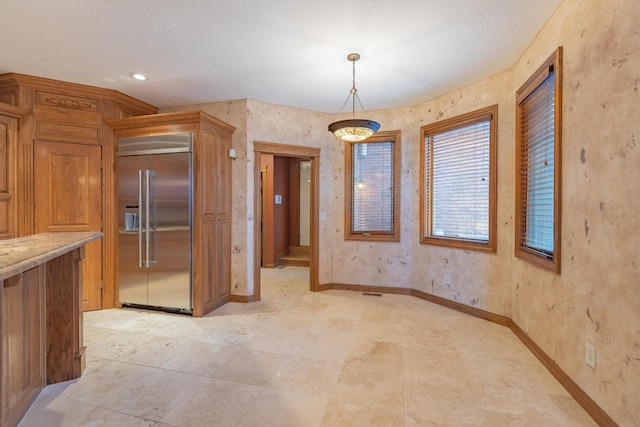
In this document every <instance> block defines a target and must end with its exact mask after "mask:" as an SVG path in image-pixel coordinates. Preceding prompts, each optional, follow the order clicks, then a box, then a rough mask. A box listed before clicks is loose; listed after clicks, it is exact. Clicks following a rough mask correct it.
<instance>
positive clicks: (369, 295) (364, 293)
mask: <svg viewBox="0 0 640 427" xmlns="http://www.w3.org/2000/svg"><path fill="white" fill-rule="evenodd" d="M362 295H366V296H368V297H381V296H382V294H379V293H377V292H363V293H362Z"/></svg>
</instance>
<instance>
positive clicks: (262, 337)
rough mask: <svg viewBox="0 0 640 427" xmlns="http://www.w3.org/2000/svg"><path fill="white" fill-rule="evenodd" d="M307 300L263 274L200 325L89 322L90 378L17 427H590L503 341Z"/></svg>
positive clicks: (294, 273)
mask: <svg viewBox="0 0 640 427" xmlns="http://www.w3.org/2000/svg"><path fill="white" fill-rule="evenodd" d="M308 287H309V286H308V268H304V267H285V268H275V269H265V270H263V271H262V299H263V300H262V301H260V302H258V303H250V304H241V303H229V304H226V305H225V306H223V307H221V308H219V309H217V310H215V311H213V312H212V313H210V314H209V315H208V316H206V317H203V318H191V317H187V316H182V315H173V314H165V313H157V312H150V311H138V310H131V309H126V310H118V309H112V310H104V311H94V312H88V313H85V316H84V319H85V320H84V325H85V328H84V334H85V335H84V337H85V345H87V354H88V363H87V369H86V371H85V374H84V375H83V376H82V377H81V378H80V379H78V380H74V381H70V382H65V383H60V384H55V385H51V386H48V387H46V388H45V389H44V391H43V392H42V393H41V395H40V397H39V398H38V399H37V401H36V402H35V403H34V404H33V406H32V408H31V410H30V411H29V413H28V414H27V415H26V416H25V418H24V419H23V421H22V423H21V424H20V426H22V427H31V426H51V427H54V426H56V427H57V426H60V427H62V426H64V427H69V426H89V425H91V426H98V425H100V426H103V425H113V426H132V425H136V426H304V427H307V426H371V425H385V426H413V425H416V426H460V425H469V426H498V425H500V426H502V425H527V426H530V425H544V426H589V425H595V423H594V422H593V421H592V420H591V419H590V418H589V416H588V415H587V414H586V413H585V412H584V411H583V410H582V408H580V406H579V405H578V404H577V403H576V402H575V401H574V400H573V399H572V398H571V397H570V396H569V394H568V393H567V392H566V391H565V390H564V389H563V388H562V387H561V386H560V384H559V383H558V382H557V381H556V380H555V379H554V378H553V377H552V376H551V374H550V373H549V372H547V370H546V369H545V368H544V367H543V366H542V364H541V363H540V362H538V360H537V359H536V358H535V357H534V356H533V355H532V354H531V353H530V352H529V350H527V349H526V348H525V347H524V345H523V344H521V342H520V341H519V340H518V338H517V337H516V336H515V335H513V334H512V332H511V331H510V330H509V329H508V328H506V327H503V326H499V325H496V324H493V323H490V322H487V321H484V320H480V319H477V318H474V317H471V316H468V315H465V314H461V313H458V312H456V311H452V310H449V309H447V308H444V307H440V306H438V305H434V304H431V303H429V302H426V301H423V300H420V299H417V298H414V297H410V296H403V295H388V294H385V295H382V296H366V295H363V294H361V293H356V292H349V291H337V290H332V291H327V292H320V293H311V292H309V291H308Z"/></svg>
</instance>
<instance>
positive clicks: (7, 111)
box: [0, 102, 30, 119]
mask: <svg viewBox="0 0 640 427" xmlns="http://www.w3.org/2000/svg"><path fill="white" fill-rule="evenodd" d="M29 112H30V111H29V110H28V109H26V108H20V107H16V106H15V105H11V104H5V103H4V102H0V113H1V114H3V115H5V116H11V117H14V118H16V119H21V118H22V117H24V116H26V115H27V114H29Z"/></svg>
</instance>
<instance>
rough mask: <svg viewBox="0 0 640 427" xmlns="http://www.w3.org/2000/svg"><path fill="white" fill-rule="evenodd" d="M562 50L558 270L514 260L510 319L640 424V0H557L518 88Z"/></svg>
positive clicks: (595, 394)
mask: <svg viewBox="0 0 640 427" xmlns="http://www.w3.org/2000/svg"><path fill="white" fill-rule="evenodd" d="M559 45H562V46H563V50H564V61H563V64H564V73H563V77H564V84H563V88H564V93H563V102H564V108H563V120H564V125H563V141H562V156H563V159H562V169H563V173H562V175H563V185H562V192H563V193H562V273H561V274H560V275H555V274H551V273H547V272H545V271H542V270H540V269H537V268H535V267H532V266H530V265H528V264H526V263H523V262H521V261H519V260H518V261H515V262H514V263H513V275H512V285H513V290H512V293H513V298H512V307H511V312H512V318H513V319H514V320H515V321H516V323H517V324H518V325H520V327H522V329H524V330H525V331H526V332H527V333H528V334H529V335H530V336H531V337H532V338H533V339H534V340H535V341H536V342H537V343H538V344H539V345H540V346H541V347H542V348H543V349H544V350H545V352H546V353H547V354H549V355H550V356H551V357H552V358H553V359H555V360H556V362H557V363H558V364H559V365H560V367H561V368H562V369H564V370H565V371H566V372H567V373H568V374H569V376H571V378H573V379H574V380H575V381H576V382H577V383H578V384H579V385H580V386H581V387H582V389H583V390H585V391H586V392H587V393H588V394H589V395H590V396H591V397H592V398H594V399H595V400H596V401H597V402H598V404H599V405H600V406H602V407H603V408H604V409H605V410H606V411H607V413H609V414H610V415H611V416H612V417H613V418H614V419H615V420H616V421H617V422H618V423H620V424H621V425H639V423H640V257H639V255H640V244H639V237H640V220H639V216H638V212H639V208H640V167H639V166H640V147H638V146H637V145H638V143H639V142H640V141H639V139H640V2H638V1H637V0H614V1H610V0H567V1H565V2H564V3H563V4H562V5H561V6H560V8H559V9H558V11H557V12H556V13H555V15H554V16H553V17H552V19H551V20H550V21H549V22H548V23H547V25H546V26H545V27H544V29H543V30H542V31H541V33H540V34H539V35H538V37H537V38H536V39H535V40H534V42H533V43H532V44H531V46H530V47H529V49H527V50H526V52H525V53H524V54H523V55H522V57H521V58H520V60H519V61H518V62H517V64H516V66H515V67H514V69H513V82H514V89H517V87H519V86H520V85H521V84H522V83H523V82H524V81H525V80H526V79H527V78H528V77H529V75H530V74H531V73H532V72H533V71H534V70H535V68H536V67H537V66H538V65H539V64H540V63H541V62H542V61H543V60H544V59H545V58H547V57H548V56H549V55H550V54H551V53H552V52H553V50H554V49H555V48H556V47H557V46H559ZM587 341H589V342H591V343H593V344H594V345H595V347H596V355H597V363H596V369H595V370H594V369H592V368H590V367H588V366H587V365H586V364H585V344H586V342H587Z"/></svg>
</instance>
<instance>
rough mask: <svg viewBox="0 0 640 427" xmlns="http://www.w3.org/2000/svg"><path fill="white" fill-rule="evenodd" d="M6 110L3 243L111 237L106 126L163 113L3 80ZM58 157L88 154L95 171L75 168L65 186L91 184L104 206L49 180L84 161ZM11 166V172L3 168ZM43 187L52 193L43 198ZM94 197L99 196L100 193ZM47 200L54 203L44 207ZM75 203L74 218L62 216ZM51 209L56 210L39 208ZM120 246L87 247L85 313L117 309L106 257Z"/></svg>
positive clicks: (92, 93)
mask: <svg viewBox="0 0 640 427" xmlns="http://www.w3.org/2000/svg"><path fill="white" fill-rule="evenodd" d="M0 103H5V104H10V105H8V106H5V107H3V105H4V104H0V239H2V238H10V237H20V236H29V235H32V234H34V233H38V232H44V231H69V230H73V231H81V230H90V231H102V230H103V229H112V228H113V224H112V221H113V220H114V218H112V217H111V212H112V211H113V209H114V207H113V206H112V205H110V202H111V201H112V200H113V197H111V194H112V192H113V191H114V188H113V183H114V169H115V167H114V164H115V154H114V138H113V130H112V129H111V128H110V127H109V126H107V125H106V124H105V120H106V119H120V118H126V117H133V116H139V115H147V114H153V113H155V112H156V111H157V109H156V108H155V107H154V106H152V105H149V104H146V103H144V102H142V101H139V100H137V99H135V98H132V97H129V96H126V95H124V94H122V93H119V92H117V91H113V90H108V89H102V88H98V87H93V86H86V85H79V84H75V83H67V82H61V81H57V80H51V79H45V78H40V77H33V76H27V75H23V74H15V73H7V74H0ZM7 111H8V113H7ZM21 114H22V116H20V115H21ZM19 116H20V117H21V120H20V121H19V132H17V129H18V128H17V126H18V125H17V123H18V122H17V121H16V120H17V117H19ZM16 132H17V134H16ZM7 146H8V147H9V148H8V149H7V148H6V147H7ZM60 152H67V153H72V154H73V153H74V152H77V153H80V152H82V153H89V152H90V153H89V154H87V158H88V156H90V157H91V160H90V162H91V164H89V163H87V168H86V170H80V169H78V168H77V167H76V168H75V169H74V172H76V176H75V177H67V178H69V179H71V178H77V179H78V180H79V181H78V182H85V183H86V182H91V183H92V184H93V185H94V187H97V188H98V190H97V191H98V193H97V194H98V195H99V197H98V199H99V200H97V201H96V200H95V198H94V197H83V195H82V194H80V192H82V191H84V190H86V188H80V187H81V186H75V187H74V186H69V185H67V184H68V183H69V180H68V179H67V180H66V181H65V180H64V179H59V178H60V177H55V176H51V171H52V169H49V167H48V166H50V165H51V164H52V162H55V161H58V160H59V161H64V162H66V161H68V160H69V161H71V162H72V163H73V164H74V165H75V166H81V165H80V163H81V162H82V161H83V160H81V159H80V158H79V157H75V158H74V159H72V158H71V157H69V156H67V157H65V158H64V159H63V158H62V157H59V156H58V157H57V158H53V156H56V153H60ZM96 162H97V163H96ZM5 164H8V165H9V166H10V167H7V168H4V167H3V166H4V165H5ZM96 164H97V168H96V167H95V165H96ZM18 165H19V167H17V166H18ZM2 172H6V174H8V178H5V177H4V175H5V174H3V173H2ZM96 175H97V176H96ZM49 184H51V185H52V186H54V187H51V188H49V187H48V186H49ZM43 185H44V186H45V187H47V188H49V189H50V190H51V191H49V192H44V193H43V192H40V190H41V189H42V188H43ZM60 185H62V188H60ZM60 190H61V191H60ZM91 191H92V192H93V194H95V191H96V190H95V188H92V189H91ZM45 196H49V198H48V199H46V200H45V199H44V198H45ZM50 196H55V197H57V198H58V199H65V200H67V201H69V203H66V204H65V203H62V202H61V201H60V200H55V199H53V198H51V197H50ZM71 200H73V201H74V203H75V205H74V206H73V207H74V211H73V212H64V209H65V208H68V207H70V206H71V202H70V201H71ZM78 203H80V205H78ZM45 205H46V206H51V207H54V208H52V209H40V208H39V207H41V206H45ZM80 213H83V214H88V213H91V217H90V218H89V217H88V216H87V215H85V218H78V215H76V214H80ZM78 219H79V222H78V224H77V225H74V224H75V221H76V220H78ZM115 243H116V241H115V237H114V236H113V235H106V234H105V237H104V239H102V240H101V241H98V242H94V243H92V244H90V245H89V246H88V247H87V253H86V256H87V258H86V261H85V263H84V264H85V268H84V273H83V274H84V278H83V283H84V287H85V289H84V292H83V295H84V296H85V300H84V303H83V307H84V310H95V309H100V308H111V307H116V306H117V299H116V284H115V280H116V276H114V274H113V271H114V270H115V262H114V259H113V258H111V257H109V256H103V254H109V253H113V252H114V249H113V247H114V245H115Z"/></svg>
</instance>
